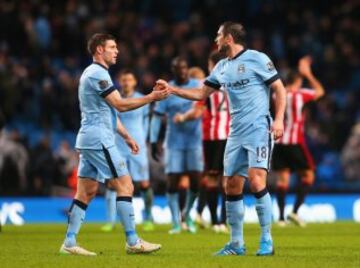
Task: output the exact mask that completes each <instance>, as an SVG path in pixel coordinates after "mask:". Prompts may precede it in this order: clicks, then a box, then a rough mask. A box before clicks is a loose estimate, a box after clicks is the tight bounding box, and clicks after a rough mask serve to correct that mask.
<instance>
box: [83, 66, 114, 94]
mask: <svg viewBox="0 0 360 268" xmlns="http://www.w3.org/2000/svg"><path fill="white" fill-rule="evenodd" d="M89 79H90V84H91V87H92V88H94V89H95V91H96V92H97V93H98V94H99V95H100V96H101V97H103V98H105V97H106V96H107V95H109V94H110V93H111V92H113V91H114V90H115V89H116V88H115V87H114V84H113V82H112V80H111V77H110V75H109V73H108V72H106V71H105V70H104V71H99V72H97V73H95V74H93V75H92V76H91V77H89Z"/></svg>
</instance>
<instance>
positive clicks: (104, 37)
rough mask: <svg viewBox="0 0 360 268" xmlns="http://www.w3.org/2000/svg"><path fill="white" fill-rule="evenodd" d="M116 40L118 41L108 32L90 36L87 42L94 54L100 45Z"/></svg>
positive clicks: (89, 49)
mask: <svg viewBox="0 0 360 268" xmlns="http://www.w3.org/2000/svg"><path fill="white" fill-rule="evenodd" d="M108 40H114V41H116V39H115V37H114V36H113V35H111V34H107V33H96V34H93V36H91V37H90V39H89V41H88V43H87V50H88V52H89V53H90V54H91V55H94V54H95V52H96V48H97V47H98V46H105V43H106V41H108Z"/></svg>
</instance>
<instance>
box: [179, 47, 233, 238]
mask: <svg viewBox="0 0 360 268" xmlns="http://www.w3.org/2000/svg"><path fill="white" fill-rule="evenodd" d="M224 57H225V55H224V54H223V53H220V52H218V51H214V52H212V53H211V54H210V56H209V58H208V70H209V73H210V72H211V70H212V69H213V68H214V67H215V65H216V64H217V63H218V61H220V60H221V59H223V58H224ZM202 80H204V78H203V79H202ZM201 116H203V117H202V128H203V146H204V156H205V173H206V176H204V178H206V179H205V183H204V184H202V185H204V186H205V187H204V188H205V189H206V194H204V195H201V194H200V198H199V202H198V207H197V212H198V215H197V217H198V218H200V217H201V212H202V208H203V207H204V205H203V203H204V202H203V201H202V200H201V197H202V196H204V197H205V200H206V201H205V202H207V204H208V206H209V210H210V215H211V224H212V228H213V230H214V231H215V232H222V233H227V232H228V229H227V226H226V209H225V195H224V187H223V181H224V180H223V179H222V178H223V176H222V173H223V169H224V166H223V162H224V152H225V146H226V139H227V137H228V135H229V128H230V113H229V107H228V99H227V96H226V93H225V92H224V91H216V92H215V93H213V94H211V95H210V96H209V97H208V98H207V99H206V100H205V101H200V102H198V103H197V104H196V105H195V106H194V108H193V109H192V110H190V111H188V112H187V113H185V114H178V115H177V120H178V121H179V122H183V121H188V120H194V119H197V118H199V117H201ZM203 180H204V179H203ZM219 192H220V193H222V204H221V215H220V219H219V218H218V215H217V207H218V199H219ZM200 193H201V192H200ZM198 221H199V222H200V223H201V222H202V221H201V220H198Z"/></svg>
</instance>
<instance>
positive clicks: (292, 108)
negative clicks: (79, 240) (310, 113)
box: [273, 56, 325, 226]
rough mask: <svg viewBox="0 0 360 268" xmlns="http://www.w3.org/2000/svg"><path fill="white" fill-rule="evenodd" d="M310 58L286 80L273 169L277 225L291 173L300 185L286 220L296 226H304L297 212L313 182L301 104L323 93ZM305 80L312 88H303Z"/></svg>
mask: <svg viewBox="0 0 360 268" xmlns="http://www.w3.org/2000/svg"><path fill="white" fill-rule="evenodd" d="M311 62H312V60H311V58H310V57H309V56H306V57H303V58H301V59H300V61H299V65H298V71H292V72H290V73H289V74H288V76H287V79H286V81H285V82H286V90H287V106H286V111H285V130H284V136H283V137H282V138H281V139H279V140H278V141H277V143H276V145H275V148H274V153H273V170H274V171H275V172H276V175H277V202H278V206H279V211H280V217H279V225H280V226H284V225H285V217H284V210H285V196H286V192H287V191H288V188H289V182H290V175H291V172H294V171H295V172H297V175H298V176H299V177H300V181H301V183H300V184H299V186H298V188H297V193H296V200H295V204H294V207H293V210H292V212H291V213H290V214H289V215H288V217H287V219H288V220H290V221H292V222H294V223H295V224H297V225H300V226H305V222H304V221H302V220H301V219H300V218H299V216H298V210H299V208H300V206H301V205H302V204H303V203H304V200H305V197H306V195H307V194H308V193H309V191H310V188H311V186H312V185H313V183H314V178H315V175H314V170H315V165H314V161H313V159H312V157H311V154H310V152H309V150H308V148H307V145H306V142H305V135H304V125H305V113H304V105H305V104H306V103H308V102H310V101H314V100H318V99H319V98H321V97H322V96H323V95H324V93H325V91H324V88H323V86H322V84H321V83H320V82H319V81H318V80H317V79H316V78H315V76H314V75H313V73H312V70H311ZM303 78H305V79H306V80H307V81H308V83H309V85H310V87H311V89H307V88H303V87H302V84H303Z"/></svg>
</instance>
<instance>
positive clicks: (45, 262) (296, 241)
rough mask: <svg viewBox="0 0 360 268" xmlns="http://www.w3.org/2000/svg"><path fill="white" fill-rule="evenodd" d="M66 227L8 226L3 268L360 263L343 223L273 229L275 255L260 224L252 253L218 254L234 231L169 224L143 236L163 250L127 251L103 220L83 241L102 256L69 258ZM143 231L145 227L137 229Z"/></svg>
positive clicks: (352, 233)
mask: <svg viewBox="0 0 360 268" xmlns="http://www.w3.org/2000/svg"><path fill="white" fill-rule="evenodd" d="M65 227H66V226H65V224H64V225H55V224H53V225H51V224H48V225H31V224H30V225H25V226H21V227H16V226H5V227H4V228H3V231H2V232H1V233H0V246H1V250H0V267H2V268H7V267H58V268H65V267H71V268H82V267H92V268H96V267H104V268H110V267H124V268H130V267H139V268H143V267H151V268H158V267H161V268H171V267H219V268H220V267H224V268H230V267H257V268H261V267H266V268H268V267H324V268H329V267H337V268H349V267H360V224H357V223H353V222H339V223H334V224H309V225H308V227H306V228H298V227H295V226H288V227H285V228H279V227H276V226H274V227H273V237H274V241H275V256H272V257H256V256H254V254H255V251H256V249H257V245H258V235H259V227H258V226H257V225H256V224H247V225H245V230H244V231H245V241H246V245H247V255H246V256H227V257H214V256H212V253H214V252H215V251H217V250H218V249H220V247H222V246H223V245H224V244H225V243H226V242H227V241H228V238H229V237H228V235H223V234H215V233H213V232H211V231H210V230H199V232H198V233H197V234H189V233H182V234H179V235H172V236H170V235H168V234H167V230H168V228H169V226H166V225H162V226H157V229H156V231H154V232H151V233H143V232H141V231H140V235H141V237H143V238H144V239H145V240H149V241H152V242H159V243H161V244H162V245H163V248H162V249H161V250H160V251H159V252H156V253H154V254H152V255H127V254H126V253H125V250H124V235H123V233H122V230H121V228H120V227H119V226H118V227H117V229H116V230H115V231H114V232H112V233H103V232H101V231H100V230H99V228H100V225H98V224H84V226H83V228H82V230H81V233H80V235H79V237H78V242H79V243H80V244H81V245H83V246H84V247H85V248H87V249H89V250H93V251H95V252H97V253H98V256H97V257H82V256H63V255H59V254H58V253H57V252H58V250H59V247H60V245H61V243H62V240H63V236H64V231H65ZM137 228H138V230H141V227H140V226H138V227H137Z"/></svg>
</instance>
